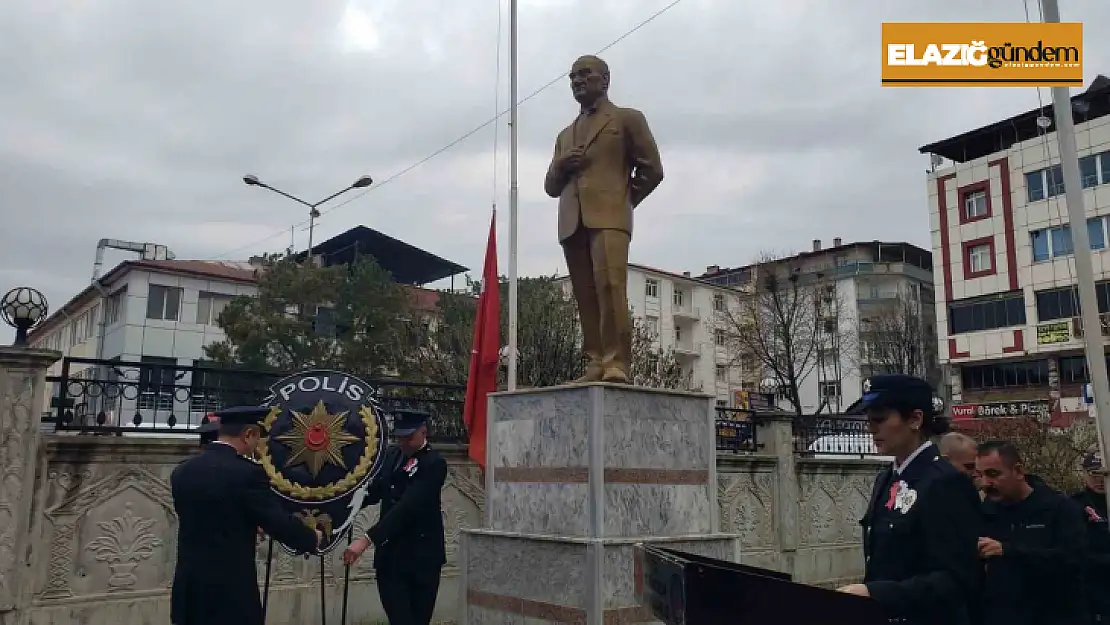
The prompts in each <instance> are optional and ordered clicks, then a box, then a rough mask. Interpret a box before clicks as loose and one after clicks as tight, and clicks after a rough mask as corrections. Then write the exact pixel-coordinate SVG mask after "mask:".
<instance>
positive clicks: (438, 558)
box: [343, 410, 447, 625]
mask: <svg viewBox="0 0 1110 625" xmlns="http://www.w3.org/2000/svg"><path fill="white" fill-rule="evenodd" d="M393 436H394V438H395V440H396V441H397V444H396V445H393V446H391V447H390V448H389V450H388V451H387V452H386V457H385V461H384V464H383V465H382V471H381V473H379V474H378V476H377V477H376V478H374V481H373V482H371V484H370V488H369V492H368V494H367V500H368V502H369V505H373V504H375V503H379V502H380V503H381V505H382V507H381V514H380V516H379V519H378V522H377V524H376V525H374V527H371V528H370V530H369V531H368V532H367V533H366V536H360V537H359V538H357V539H356V540H355V541H354V542H352V543H351V546H350V547H348V548H347V550H346V551H345V552H344V554H343V561H344V562H346V563H347V564H353V563H354V562H355V560H357V559H358V558H359V556H361V555H362V554H363V552H365V551H366V549H368V548H369V547H370V545H371V544H373V545H374V549H375V552H374V569H375V570H376V571H377V574H378V595H379V596H380V597H381V601H382V607H383V608H384V609H385V614H386V616H388V617H389V623H390V625H428V624H429V623H430V622H431V620H432V612H433V611H434V610H435V605H436V595H437V594H438V593H439V576H440V571H441V570H442V569H443V565H444V564H446V563H447V553H446V548H445V546H444V537H443V512H442V507H441V503H442V502H441V499H440V491H441V490H442V489H443V484H444V482H445V481H446V480H447V461H446V460H444V459H443V457H442V456H440V455H439V453H437V452H436V451H435V450H434V449H432V448H431V447H430V446H429V445H428V414H427V413H425V412H419V411H415V410H397V411H394V413H393Z"/></svg>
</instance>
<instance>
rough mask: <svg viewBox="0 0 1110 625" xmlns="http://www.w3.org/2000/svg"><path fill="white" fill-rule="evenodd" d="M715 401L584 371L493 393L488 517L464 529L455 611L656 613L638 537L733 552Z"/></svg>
mask: <svg viewBox="0 0 1110 625" xmlns="http://www.w3.org/2000/svg"><path fill="white" fill-rule="evenodd" d="M714 414H715V412H714V407H713V400H712V398H711V397H709V396H707V395H702V394H694V393H681V392H675V391H661V390H656V389H644V388H638V387H631V386H624V385H612V384H589V385H580V386H561V387H553V388H545V389H535V390H528V391H520V392H515V393H496V394H492V395H490V410H489V422H488V433H489V441H488V443H487V449H488V466H487V468H486V519H485V521H486V525H485V527H484V528H483V529H477V530H470V531H468V532H466V535H465V538H464V540H463V546H462V548H463V554H462V555H463V562H464V566H463V580H462V582H463V583H462V584H461V586H462V589H463V590H462V592H463V593H464V596H463V597H462V604H463V606H464V614H463V618H462V622H463V623H466V624H475V625H477V624H485V623H492V622H497V623H528V624H529V625H532V624H538V623H582V624H584V625H602V624H605V625H609V624H613V623H639V622H649V621H651V618H650V615H649V614H647V613H646V612H645V611H644V610H643V609H641V608H640V607H639V605H638V603H637V601H636V591H635V587H636V579H637V578H638V574H637V571H635V564H634V562H633V557H632V546H633V545H635V544H636V543H639V542H659V543H668V544H669V546H670V547H672V548H675V549H680V550H685V551H690V552H694V553H699V554H702V555H706V556H710V557H714V558H721V559H727V560H738V559H739V553H738V545H739V541H738V540H737V537H736V536H734V535H726V534H720V533H719V527H718V519H717V511H718V507H717V476H716V443H715V437H714Z"/></svg>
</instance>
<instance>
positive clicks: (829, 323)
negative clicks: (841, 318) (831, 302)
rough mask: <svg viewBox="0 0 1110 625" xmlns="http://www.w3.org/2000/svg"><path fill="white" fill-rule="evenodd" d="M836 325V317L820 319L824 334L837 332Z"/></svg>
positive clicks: (830, 334)
mask: <svg viewBox="0 0 1110 625" xmlns="http://www.w3.org/2000/svg"><path fill="white" fill-rule="evenodd" d="M837 325H838V324H837V322H836V317H825V318H824V319H822V320H821V329H823V330H824V331H825V334H827V335H829V336H832V335H834V334H836V333H837V330H838V328H837Z"/></svg>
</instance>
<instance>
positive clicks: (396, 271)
mask: <svg viewBox="0 0 1110 625" xmlns="http://www.w3.org/2000/svg"><path fill="white" fill-rule="evenodd" d="M312 253H313V255H318V256H323V257H324V265H325V266H331V265H339V264H349V263H351V262H353V261H354V260H355V259H356V258H358V257H359V256H370V257H372V258H373V259H374V261H375V262H377V263H378V265H379V266H381V267H382V269H385V270H386V271H388V272H389V273H390V274H392V275H393V279H394V280H395V281H396V282H399V283H401V284H428V283H429V282H435V281H436V280H441V279H443V278H449V277H451V276H454V275H457V274H460V273H463V272H464V271H468V269H467V268H466V267H463V266H462V265H459V264H458V263H453V262H451V261H449V260H445V259H443V258H440V257H439V256H436V255H435V254H432V253H431V252H427V251H424V250H422V249H420V248H418V247H414V246H412V245H409V244H408V243H405V242H404V241H400V240H398V239H394V238H393V237H391V236H388V235H386V234H382V233H381V232H378V231H377V230H374V229H373V228H367V227H366V226H355V227H354V228H351V229H350V230H348V231H346V232H344V233H342V234H338V235H336V236H334V237H332V238H330V239H328V240H327V241H324V242H323V243H319V244H315V245H313V246H312ZM305 254H307V252H301V253H300V254H298V255H297V259H298V260H301V259H303V258H304V257H305Z"/></svg>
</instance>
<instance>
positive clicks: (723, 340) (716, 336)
mask: <svg viewBox="0 0 1110 625" xmlns="http://www.w3.org/2000/svg"><path fill="white" fill-rule="evenodd" d="M713 341H714V342H715V343H717V345H721V346H724V345H727V344H728V335H727V334H725V331H724V330H714V331H713Z"/></svg>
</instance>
